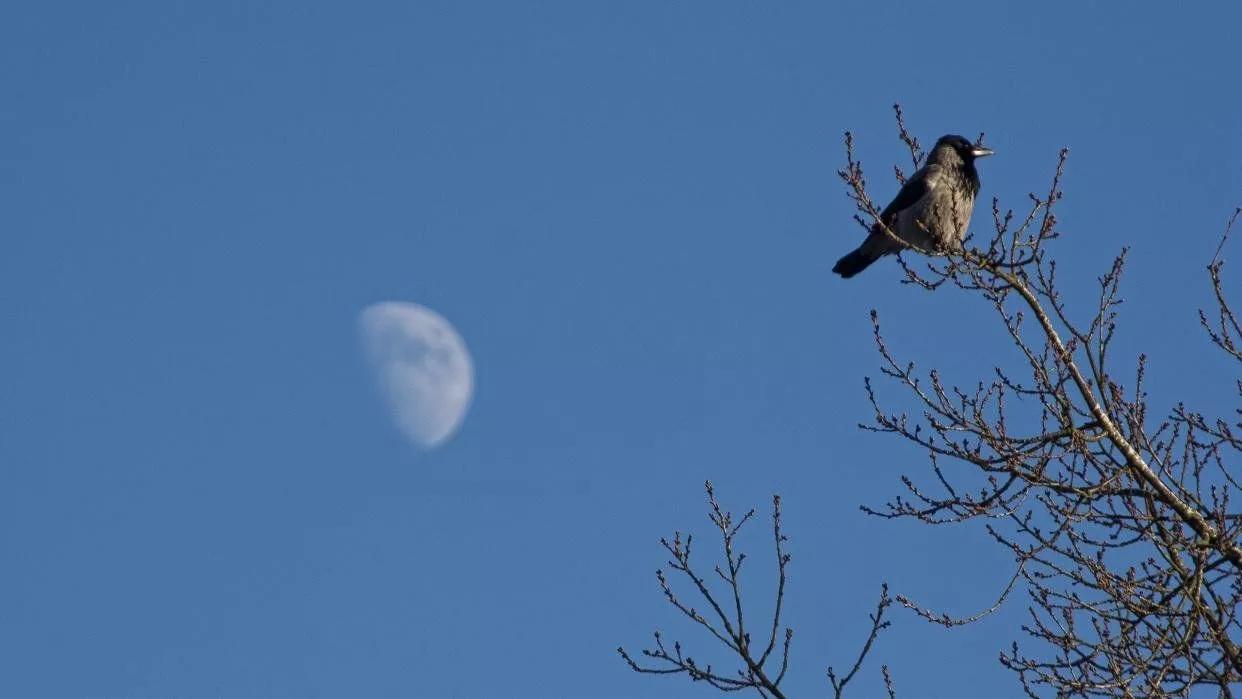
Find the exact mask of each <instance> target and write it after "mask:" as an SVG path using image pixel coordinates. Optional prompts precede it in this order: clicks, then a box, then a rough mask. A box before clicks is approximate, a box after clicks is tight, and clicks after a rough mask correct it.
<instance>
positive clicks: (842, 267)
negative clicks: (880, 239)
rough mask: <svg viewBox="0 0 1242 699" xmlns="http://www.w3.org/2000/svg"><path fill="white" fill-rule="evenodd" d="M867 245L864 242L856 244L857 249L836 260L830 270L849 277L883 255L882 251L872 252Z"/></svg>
mask: <svg viewBox="0 0 1242 699" xmlns="http://www.w3.org/2000/svg"><path fill="white" fill-rule="evenodd" d="M868 247H869V246H867V245H866V244H863V245H860V246H858V249H857V250H855V251H854V252H851V253H850V254H848V255H846V256H845V257H842V258H841V259H839V260H837V263H836V264H835V265H833V266H832V271H834V272H836V273H837V274H839V275H841V276H842V277H845V278H846V279H849V278H850V277H852V276H854V275H855V274H858V273H859V272H861V271H863V270H864V269H866V268H868V267H870V266H871V263H872V262H875V261H876V260H878V259H880V258H881V257H882V256H883V255H884V253H882V252H873V251H871V250H869V249H868Z"/></svg>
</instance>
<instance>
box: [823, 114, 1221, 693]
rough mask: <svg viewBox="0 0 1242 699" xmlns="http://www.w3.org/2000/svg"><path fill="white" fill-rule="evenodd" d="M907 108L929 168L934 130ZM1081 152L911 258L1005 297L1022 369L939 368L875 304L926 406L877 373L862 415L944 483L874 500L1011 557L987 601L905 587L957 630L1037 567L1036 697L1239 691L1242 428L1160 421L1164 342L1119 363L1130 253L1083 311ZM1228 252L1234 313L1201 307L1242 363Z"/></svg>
mask: <svg viewBox="0 0 1242 699" xmlns="http://www.w3.org/2000/svg"><path fill="white" fill-rule="evenodd" d="M897 116H898V129H899V131H900V135H901V139H902V141H903V142H904V143H905V144H906V146H907V148H908V149H909V151H910V154H911V157H912V159H913V160H914V162H915V164H917V163H918V162H919V155H920V150H919V147H918V144H917V142H916V141H914V140H913V139H911V138H910V137H909V135H908V133H907V132H906V130H905V125H904V121H903V115H902V114H901V112H900V109H898V111H897ZM845 145H846V160H847V165H846V168H845V169H844V170H842V171H840V176H841V178H842V180H843V181H844V182H845V184H846V187H847V193H848V195H849V197H850V198H851V200H852V201H853V202H854V203H855V206H856V208H857V214H856V216H855V218H856V219H857V220H858V222H859V223H860V224H862V225H863V226H864V228H868V229H869V228H870V227H871V226H872V225H873V224H874V223H877V222H879V216H878V210H877V208H876V207H875V206H874V204H873V203H872V201H871V199H870V197H869V196H868V195H867V192H866V180H865V178H864V176H863V170H862V165H861V164H860V163H859V162H858V160H857V158H856V157H855V155H854V149H853V138H852V137H851V136H850V135H849V134H846V137H845ZM1067 157H1068V151H1067V150H1062V151H1061V153H1060V156H1059V159H1058V162H1057V165H1056V168H1055V172H1054V174H1053V176H1052V180H1051V184H1050V186H1049V188H1048V189H1047V190H1046V192H1045V193H1043V194H1039V195H1037V194H1030V195H1029V206H1028V207H1027V208H1026V209H1025V213H1024V214H1023V215H1021V216H1015V214H1014V211H1013V210H1002V208H1001V206H1000V203H999V201H998V200H996V199H993V202H992V223H993V225H992V233H991V234H990V235H989V236H988V237H987V238H986V239H985V240H982V241H976V240H973V239H972V238H967V239H966V241H965V243H964V244H963V245H962V246H961V247H960V248H946V249H943V250H936V251H920V252H921V253H923V254H928V255H930V260H929V261H927V262H926V263H925V264H921V265H918V266H917V268H916V266H915V265H912V264H907V263H906V262H905V261H904V260H903V261H902V266H903V269H904V270H905V274H906V280H905V281H906V282H908V283H912V284H915V285H918V286H920V287H923V288H925V289H929V290H935V289H939V288H941V287H946V286H947V287H949V288H952V287H956V288H957V289H959V290H961V291H964V292H966V293H968V294H971V295H974V296H976V297H978V298H980V299H982V300H983V301H984V302H985V303H986V304H987V305H988V306H989V307H991V308H992V309H993V311H994V312H995V314H996V318H997V321H998V325H999V327H1000V328H1001V329H1002V330H1003V332H1004V337H1005V338H1006V339H1007V340H1008V341H1009V343H1010V344H1011V345H1012V346H1013V348H1014V350H1015V353H1014V355H1013V360H1014V361H1012V362H1011V363H1010V364H1009V365H1007V366H1001V365H998V366H995V367H993V369H992V372H991V375H990V376H988V377H985V378H983V379H981V380H979V381H978V382H977V383H975V384H974V385H972V386H967V387H959V386H952V385H948V384H947V383H946V381H944V380H943V378H942V377H941V374H940V373H939V372H938V371H937V370H935V369H931V370H929V371H926V372H920V371H918V370H916V367H915V364H914V363H913V362H908V361H903V360H901V359H899V358H898V356H897V355H896V353H895V352H894V351H893V350H892V349H891V348H890V347H889V345H888V343H887V342H886V341H885V339H884V336H883V334H882V333H881V328H880V323H879V319H878V317H877V315H876V314H875V312H874V311H873V312H872V321H873V328H874V337H875V342H876V346H877V348H878V351H879V354H880V357H881V359H882V367H881V371H882V373H883V375H884V376H885V377H886V378H887V379H888V380H889V381H891V382H894V383H895V384H897V385H898V386H900V387H901V388H902V389H903V390H904V391H905V392H906V394H907V395H908V397H909V398H910V400H912V402H913V404H914V406H915V407H914V408H913V410H907V411H898V412H890V411H888V410H886V409H885V408H884V407H883V406H882V404H881V400H880V398H879V397H878V393H877V389H876V386H875V385H873V383H872V382H871V381H870V379H868V380H867V382H866V390H867V394H868V396H869V398H870V400H871V403H872V405H873V407H874V410H875V414H874V418H873V420H872V422H871V423H870V424H866V425H863V427H864V429H867V430H870V431H873V432H880V433H886V434H892V435H896V436H898V437H900V438H902V439H904V440H906V441H908V442H910V443H912V444H913V445H915V446H916V447H917V448H918V449H919V450H921V451H923V452H925V453H926V454H927V455H928V457H929V466H930V468H929V471H930V473H929V475H930V477H931V479H930V482H926V483H924V482H917V481H916V480H915V479H913V478H910V477H907V476H903V477H902V483H903V485H904V489H905V492H904V494H902V495H900V496H897V497H895V498H894V499H893V500H891V501H890V502H889V503H887V504H886V505H885V506H884V507H882V508H868V507H865V508H863V509H864V510H865V511H866V512H868V513H870V514H873V515H877V516H880V517H887V518H912V519H916V520H919V521H922V522H925V523H927V524H933V525H943V524H955V523H962V522H968V521H974V520H979V521H981V522H982V524H983V526H984V527H985V529H986V531H987V533H988V534H989V535H990V536H991V538H992V539H993V540H994V541H995V543H996V544H997V545H999V546H1001V547H1003V548H1004V549H1006V550H1007V551H1009V552H1010V553H1012V555H1013V560H1014V572H1013V576H1012V578H1011V580H1010V582H1009V584H1008V585H1007V586H1006V588H1005V589H1004V591H1003V592H1002V593H1001V594H1000V596H999V599H998V600H997V601H996V603H995V604H994V605H992V606H991V607H990V608H989V609H988V610H986V611H985V612H983V613H982V614H979V615H975V616H974V617H969V618H965V619H956V618H952V617H949V616H947V615H944V614H938V613H935V612H932V611H931V610H928V609H925V608H922V607H920V606H918V605H916V604H915V603H913V602H912V601H911V600H909V599H908V598H904V597H900V596H899V597H898V601H900V602H902V603H903V604H904V605H905V606H907V607H909V608H911V609H913V610H914V611H915V612H916V613H918V614H919V615H920V616H922V617H924V618H925V619H927V620H929V621H933V622H936V623H940V624H943V625H946V626H956V625H960V624H963V623H969V622H971V621H974V620H976V619H978V618H980V617H982V616H984V615H986V614H987V613H990V612H991V611H993V610H995V609H996V608H998V607H999V606H1000V605H1001V603H1003V602H1004V601H1005V599H1006V598H1007V597H1008V596H1009V595H1010V592H1011V591H1012V590H1013V589H1014V588H1015V587H1016V586H1017V585H1018V583H1019V582H1021V583H1022V585H1023V586H1024V587H1025V589H1026V591H1027V593H1028V596H1029V599H1030V605H1029V611H1030V621H1029V622H1028V623H1027V624H1026V625H1025V626H1024V627H1023V630H1024V631H1025V632H1026V634H1027V635H1028V636H1030V637H1031V638H1033V639H1035V640H1037V641H1038V642H1039V643H1038V645H1039V647H1040V648H1042V649H1043V650H1042V652H1041V654H1040V655H1038V656H1035V655H1028V654H1026V653H1025V652H1024V651H1022V650H1021V649H1020V648H1019V646H1018V644H1016V643H1015V644H1014V645H1013V646H1012V647H1011V648H1010V649H1009V650H1008V651H1007V652H1005V653H1003V654H1002V655H1001V658H1000V660H1001V662H1002V663H1003V664H1004V665H1005V666H1006V667H1008V668H1010V669H1012V670H1014V671H1015V672H1016V673H1017V675H1018V677H1019V679H1020V680H1021V683H1022V686H1023V687H1024V688H1025V690H1026V691H1027V693H1028V694H1029V695H1031V696H1037V695H1036V691H1037V690H1038V689H1039V688H1040V687H1045V688H1048V689H1051V690H1052V691H1054V692H1055V693H1056V695H1057V696H1167V695H1180V694H1183V693H1184V692H1186V691H1188V689H1189V688H1191V687H1194V686H1197V685H1212V686H1215V687H1219V688H1220V691H1221V692H1222V693H1223V694H1225V695H1228V693H1229V691H1230V690H1229V688H1228V685H1229V684H1230V683H1232V682H1237V681H1240V680H1242V652H1240V651H1239V649H1238V647H1237V645H1236V642H1237V641H1236V639H1237V637H1238V634H1239V632H1242V627H1240V626H1239V620H1238V618H1237V606H1238V603H1239V601H1240V600H1242V548H1240V547H1239V539H1240V537H1242V515H1240V514H1239V513H1237V512H1236V508H1232V507H1231V502H1232V499H1233V497H1234V495H1235V493H1236V491H1237V489H1238V487H1239V486H1238V483H1237V481H1236V480H1235V479H1236V477H1237V476H1236V473H1235V469H1237V468H1238V467H1239V466H1242V464H1239V463H1238V454H1239V452H1240V451H1242V441H1240V440H1239V435H1242V428H1239V423H1237V422H1234V423H1233V424H1231V423H1230V421H1229V420H1227V419H1225V418H1208V417H1205V416H1204V415H1202V414H1200V413H1198V412H1195V411H1193V410H1191V409H1189V408H1187V407H1186V406H1184V405H1178V406H1176V407H1175V408H1174V409H1173V410H1172V411H1171V412H1170V413H1168V414H1167V415H1166V416H1165V417H1163V418H1153V417H1152V416H1151V415H1150V413H1149V407H1148V400H1147V394H1146V389H1145V382H1146V379H1147V360H1146V357H1145V356H1143V355H1140V356H1139V357H1138V359H1137V362H1135V364H1133V365H1132V366H1131V367H1130V368H1129V369H1128V370H1124V371H1125V374H1126V377H1125V378H1124V379H1123V378H1122V376H1121V375H1120V374H1119V373H1118V370H1117V369H1116V368H1115V363H1114V362H1113V355H1112V354H1111V350H1112V349H1113V340H1114V336H1115V331H1116V327H1117V320H1118V307H1119V306H1120V304H1121V303H1122V299H1121V296H1120V293H1119V292H1120V285H1121V279H1122V275H1123V271H1124V269H1125V261H1126V250H1124V249H1123V250H1122V251H1121V253H1120V254H1119V255H1118V256H1117V257H1116V259H1115V260H1114V261H1113V264H1112V265H1111V267H1110V268H1109V269H1108V270H1106V271H1105V273H1104V274H1103V275H1101V276H1100V277H1099V278H1098V280H1097V281H1098V284H1097V286H1098V293H1097V294H1096V296H1095V298H1094V299H1093V300H1092V301H1091V305H1090V306H1089V308H1090V311H1091V313H1090V317H1089V318H1088V319H1087V320H1086V321H1083V322H1079V321H1076V320H1075V319H1074V318H1072V317H1071V314H1070V311H1069V309H1068V307H1067V302H1066V300H1065V299H1064V298H1063V296H1062V294H1061V292H1060V290H1059V286H1058V283H1057V266H1056V262H1055V261H1054V260H1053V259H1052V258H1051V257H1050V255H1049V253H1048V245H1049V243H1050V242H1051V241H1053V240H1055V239H1056V238H1057V237H1058V236H1059V232H1058V229H1057V223H1058V222H1057V217H1056V214H1055V209H1056V206H1057V203H1058V202H1059V201H1060V200H1061V198H1062V192H1061V180H1062V175H1063V173H1064V171H1065V166H1066V160H1067ZM897 175H898V179H899V180H900V179H901V178H902V175H901V172H900V171H898V172H897ZM1237 218H1238V213H1237V212H1235V213H1234V215H1233V217H1232V218H1231V219H1230V221H1229V224H1228V225H1227V227H1226V233H1225V236H1224V239H1227V237H1228V231H1229V228H1230V227H1231V226H1232V225H1233V223H1234V222H1235V221H1236V219H1237ZM881 225H882V224H881ZM894 238H895V239H896V237H895V236H894ZM1224 239H1222V248H1223V245H1224ZM898 240H900V239H898ZM1222 267H1223V261H1222V260H1221V257H1220V252H1219V251H1218V253H1217V256H1216V257H1215V258H1214V259H1213V260H1212V263H1211V264H1210V265H1209V266H1208V276H1209V279H1210V281H1211V285H1212V289H1213V291H1214V300H1215V304H1216V309H1215V312H1214V313H1211V314H1209V313H1205V312H1201V313H1200V320H1201V322H1202V324H1203V327H1204V328H1205V329H1206V330H1207V333H1208V336H1209V339H1210V340H1211V342H1212V343H1213V344H1214V345H1215V346H1216V347H1218V348H1219V349H1221V350H1222V351H1224V352H1225V353H1226V354H1228V355H1229V356H1232V357H1233V358H1235V359H1238V360H1239V361H1242V352H1240V349H1242V332H1240V328H1239V322H1238V317H1237V315H1236V314H1235V313H1234V311H1233V310H1232V309H1231V307H1230V305H1229V302H1228V299H1227V296H1226V293H1225V290H1224V283H1223V282H1222ZM1127 384H1128V385H1127ZM1237 390H1238V395H1239V396H1242V381H1240V382H1238V384H1237ZM1239 414H1242V413H1239ZM1236 418H1237V415H1235V417H1234V418H1233V419H1236Z"/></svg>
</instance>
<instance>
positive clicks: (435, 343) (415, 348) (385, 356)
mask: <svg viewBox="0 0 1242 699" xmlns="http://www.w3.org/2000/svg"><path fill="white" fill-rule="evenodd" d="M358 327H359V330H360V331H361V335H362V344H363V348H364V350H365V351H366V356H367V359H368V361H370V363H371V367H372V368H373V369H374V370H375V375H376V378H377V379H378V381H379V386H380V389H381V390H382V391H383V393H384V397H385V398H386V399H387V401H388V406H389V408H390V409H391V410H392V414H393V419H394V420H395V421H396V423H397V427H398V428H400V430H401V431H402V432H403V433H404V434H405V436H407V437H409V438H410V440H411V441H413V442H414V443H415V444H417V445H418V446H420V447H423V448H424V449H430V448H432V447H435V446H437V445H439V444H441V443H442V442H444V440H446V439H448V438H449V437H450V436H452V434H453V433H454V432H455V431H457V428H458V427H459V426H461V422H462V419H463V418H465V416H466V408H468V407H469V406H470V396H471V394H473V393H474V365H473V363H472V362H471V361H470V353H469V352H467V351H466V343H465V342H464V341H463V340H462V339H461V335H458V334H457V330H456V329H454V328H453V326H452V325H451V324H450V323H449V322H448V321H447V320H445V319H444V318H443V317H442V316H440V314H438V313H436V312H435V311H432V310H430V309H428V308H424V307H423V306H420V305H418V304H415V303H405V302H400V301H385V302H383V303H377V304H373V305H371V306H367V307H366V308H365V309H363V311H362V313H361V314H360V315H359V317H358Z"/></svg>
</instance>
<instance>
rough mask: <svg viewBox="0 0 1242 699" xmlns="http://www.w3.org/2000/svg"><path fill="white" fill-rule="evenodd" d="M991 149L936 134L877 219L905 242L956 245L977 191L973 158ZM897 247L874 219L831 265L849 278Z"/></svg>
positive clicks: (934, 247)
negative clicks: (933, 143)
mask: <svg viewBox="0 0 1242 699" xmlns="http://www.w3.org/2000/svg"><path fill="white" fill-rule="evenodd" d="M989 155H992V151H991V149H988V148H984V147H983V146H981V145H977V144H974V143H971V142H970V141H969V140H967V139H965V138H963V137H961V136H954V135H948V136H941V137H940V140H939V141H936V146H935V148H933V149H932V152H931V155H929V156H928V157H927V164H926V165H924V166H923V167H921V168H919V170H918V171H917V172H915V173H914V174H913V175H911V176H910V179H908V180H906V184H905V185H904V186H903V187H902V188H901V191H899V192H897V196H896V197H895V198H894V199H893V201H892V203H890V204H889V205H888V206H886V207H884V211H882V212H880V220H881V221H883V222H884V225H886V226H888V229H889V230H890V231H892V232H893V233H894V234H896V235H897V237H899V238H901V239H902V240H903V241H905V242H906V243H908V244H909V245H910V246H912V247H914V248H916V249H919V250H925V251H932V250H937V249H944V248H956V247H958V246H960V245H961V242H962V238H963V237H964V236H965V235H966V227H967V226H968V225H969V224H970V214H971V211H972V210H974V208H975V195H977V194H978V193H979V173H978V172H977V171H976V170H975V159H976V158H982V157H985V156H989ZM903 247H905V246H903V245H902V244H901V243H900V242H898V241H896V240H893V239H892V237H891V236H889V235H888V234H887V233H885V231H884V229H883V228H882V227H881V226H880V224H879V223H876V224H874V225H872V226H871V233H870V234H869V235H867V239H866V240H864V241H863V244H862V245H859V246H858V249H857V250H855V251H853V252H851V253H850V254H848V255H846V256H845V257H842V258H841V259H840V260H838V261H837V264H836V265H835V266H834V267H833V268H832V271H834V272H836V273H837V274H839V275H841V276H842V277H845V278H847V279H848V278H850V277H852V276H854V275H855V274H858V273H859V272H861V271H863V270H864V269H866V268H867V267H868V266H869V265H870V264H871V263H872V262H875V261H876V260H878V259H880V258H881V257H883V256H885V255H889V254H892V253H895V252H899V251H900V250H901V249H902V248H903Z"/></svg>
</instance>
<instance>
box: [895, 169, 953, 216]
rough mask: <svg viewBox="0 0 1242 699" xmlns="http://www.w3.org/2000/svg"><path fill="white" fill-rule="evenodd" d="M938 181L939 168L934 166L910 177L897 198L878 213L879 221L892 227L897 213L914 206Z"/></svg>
mask: <svg viewBox="0 0 1242 699" xmlns="http://www.w3.org/2000/svg"><path fill="white" fill-rule="evenodd" d="M939 180H940V168H939V167H938V166H936V165H928V166H927V167H925V168H922V169H920V170H919V171H918V172H916V173H914V174H913V175H911V176H910V179H908V180H906V183H905V184H904V185H902V187H901V191H899V192H897V196H895V197H893V200H892V201H891V202H889V204H888V206H886V207H884V210H883V211H881V212H880V220H881V221H883V222H884V223H886V224H889V225H892V223H893V219H894V218H895V217H896V216H897V212H899V211H901V210H903V209H908V208H910V207H911V206H914V204H915V202H917V201H918V200H920V199H922V198H923V197H924V196H926V195H927V193H928V192H930V191H932V189H934V188H935V187H936V183H937V182H938V181H939Z"/></svg>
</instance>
